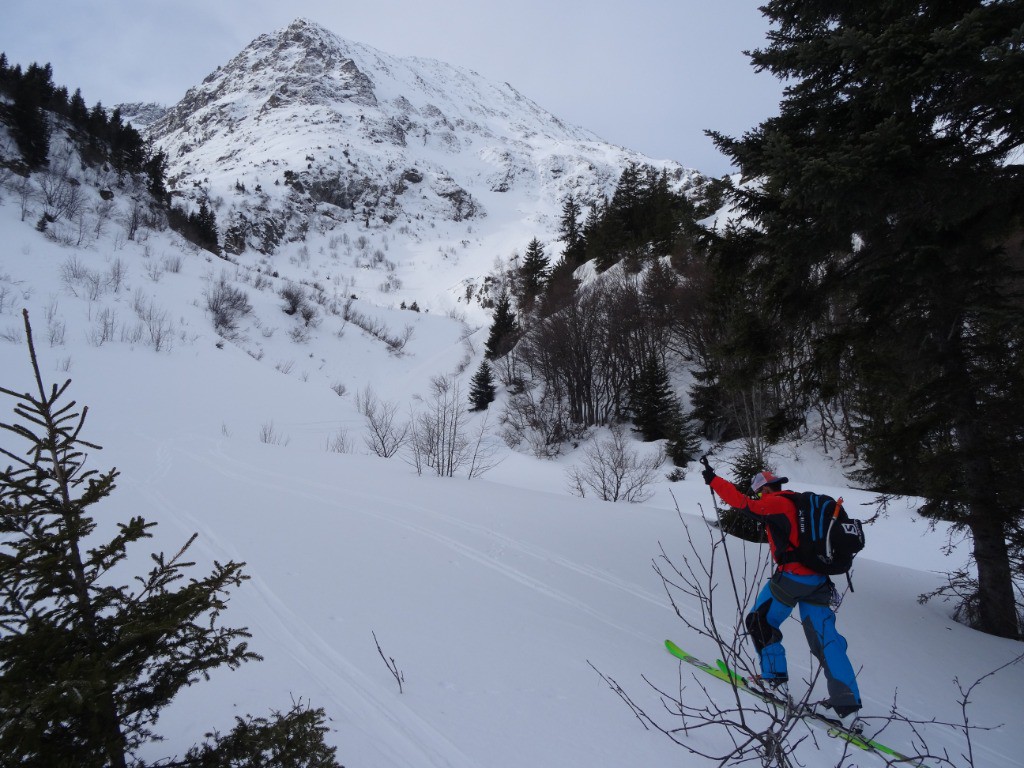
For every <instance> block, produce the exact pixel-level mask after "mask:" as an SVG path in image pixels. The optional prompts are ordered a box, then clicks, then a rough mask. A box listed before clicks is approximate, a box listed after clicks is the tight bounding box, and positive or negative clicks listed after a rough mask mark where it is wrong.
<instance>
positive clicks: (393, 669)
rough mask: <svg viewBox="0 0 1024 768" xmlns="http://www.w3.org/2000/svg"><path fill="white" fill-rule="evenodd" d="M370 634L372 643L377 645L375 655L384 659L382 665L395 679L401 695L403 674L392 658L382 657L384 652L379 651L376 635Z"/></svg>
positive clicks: (403, 681)
mask: <svg viewBox="0 0 1024 768" xmlns="http://www.w3.org/2000/svg"><path fill="white" fill-rule="evenodd" d="M370 634H372V635H373V642H374V643H375V644H376V645H377V653H379V654H380V657H381V658H382V659H384V664H386V665H387V668H388V671H389V672H390V673H391V676H392V677H394V678H395V682H396V683H398V692H399V693H402V687H403V686H404V685H405V674H404V673H403V672H402V670H400V669H399V668H398V665H397V664H396V663H395V660H394V658H392V657H391V656H385V655H384V651H383V650H381V647H380V643H379V642H377V635H376V633H374V632H371V633H370Z"/></svg>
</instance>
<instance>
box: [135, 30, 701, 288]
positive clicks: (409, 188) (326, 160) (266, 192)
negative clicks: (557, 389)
mask: <svg viewBox="0 0 1024 768" xmlns="http://www.w3.org/2000/svg"><path fill="white" fill-rule="evenodd" d="M132 117H136V118H141V119H142V122H147V121H149V120H152V119H153V115H152V114H148V115H147V114H146V113H145V112H144V111H143V110H141V109H140V108H138V107H133V108H131V109H130V110H129V111H128V118H129V119H130V118H132ZM147 130H148V133H149V136H150V137H151V138H152V139H153V140H154V141H155V143H156V144H157V146H159V147H160V148H161V149H163V150H164V151H165V152H166V153H167V156H168V178H169V180H170V182H171V185H170V186H171V188H172V190H173V192H174V194H175V195H176V196H177V197H178V198H179V199H180V198H183V197H184V198H190V199H191V200H192V201H193V202H194V203H195V202H198V201H199V200H204V199H205V200H209V201H212V202H213V203H214V206H213V207H214V208H215V214H216V216H217V221H218V225H219V227H220V230H221V232H222V233H223V234H224V240H225V248H226V250H227V251H228V252H229V253H233V254H241V253H245V252H250V253H251V252H260V253H263V254H270V253H274V252H276V251H278V250H279V249H280V246H281V243H283V242H287V241H298V240H304V241H306V242H309V235H310V233H318V232H319V233H321V234H325V233H328V232H333V233H335V235H337V234H339V233H340V232H343V231H344V232H348V233H349V234H350V236H353V237H355V236H358V234H363V235H364V236H366V237H369V238H371V239H373V238H374V237H375V236H376V237H378V238H383V237H384V236H385V235H386V236H388V238H389V240H390V242H392V243H394V242H405V243H408V244H409V245H410V247H411V248H412V249H413V250H416V249H417V246H419V245H422V244H425V243H429V244H430V245H429V247H428V248H427V250H428V251H432V252H435V253H436V251H437V250H442V251H443V250H445V249H446V248H448V247H449V246H450V245H451V244H452V243H458V244H461V247H462V248H463V249H465V250H466V251H468V252H469V253H470V254H471V255H472V256H473V257H474V258H473V264H472V265H469V264H467V265H464V266H466V267H468V271H469V273H471V274H472V273H479V272H481V271H486V269H487V268H488V267H489V266H490V265H491V263H492V262H493V260H494V258H495V257H496V256H499V257H505V258H507V257H508V256H510V255H511V253H510V249H511V248H513V247H519V248H523V247H525V245H526V243H527V242H528V241H529V239H530V238H531V237H533V236H537V237H539V238H540V239H541V240H544V241H547V242H553V240H554V234H555V231H556V227H557V219H558V214H559V212H560V207H561V203H562V201H563V200H564V198H565V196H566V195H567V194H569V193H570V192H572V193H573V194H575V195H576V196H577V198H578V199H580V200H581V201H583V203H584V205H586V204H587V203H589V202H593V201H596V200H598V199H600V198H601V197H602V196H606V195H610V194H611V193H612V192H613V191H614V188H615V184H616V182H617V181H618V178H619V175H620V174H621V171H622V169H623V168H625V167H626V166H627V165H628V164H630V163H637V164H644V165H650V166H653V167H655V168H657V169H659V170H662V169H664V170H665V171H666V173H667V174H668V176H669V178H670V180H671V183H672V185H673V186H674V187H675V188H677V189H687V188H691V187H693V186H694V185H696V184H699V182H700V180H701V176H700V175H699V174H698V173H696V172H695V171H691V170H688V169H686V168H684V167H683V166H682V165H680V164H679V163H676V162H673V161H658V160H653V159H651V158H648V157H645V156H643V155H641V154H639V153H636V152H633V151H630V150H628V149H624V148H622V147H617V146H613V145H610V144H608V143H605V142H603V141H601V140H600V139H599V138H598V137H597V136H595V135H594V134H592V133H591V132H589V131H587V130H584V129H582V128H578V127H574V126H571V125H568V124H566V123H565V122H563V121H561V120H559V119H558V118H556V117H554V116H553V115H551V114H550V113H548V112H546V111H545V110H544V109H542V108H541V107H539V106H538V105H537V104H535V103H534V102H532V101H530V99H528V98H526V97H525V96H524V95H522V94H520V93H519V92H517V91H516V90H515V89H514V88H513V87H512V86H510V85H508V84H507V83H505V84H501V85H497V84H494V83H492V82H489V81H488V80H486V79H484V78H483V77H481V76H480V75H478V74H476V73H475V72H472V71H470V70H466V69H462V68H459V67H455V66H452V65H449V64H445V63H442V62H439V61H433V60H428V59H422V58H398V57H395V56H391V55H389V54H386V53H383V52H381V51H377V50H375V49H373V48H370V47H368V46H365V45H361V44H358V43H353V42H349V41H346V40H343V39H342V38H340V37H338V36H337V35H335V34H334V33H332V32H330V31H328V30H326V29H324V28H323V27H321V26H318V25H317V24H315V23H313V22H311V21H308V20H305V19H299V20H296V21H295V22H293V23H292V24H291V25H290V26H288V27H287V28H285V29H283V30H279V31H277V32H274V33H271V34H265V35H262V36H260V37H258V38H257V39H256V40H254V41H253V42H252V43H251V44H250V45H249V46H248V47H247V48H245V49H244V50H243V51H242V52H240V53H239V54H238V55H237V56H235V57H234V58H233V59H232V60H231V61H230V62H228V63H227V64H225V65H224V66H222V67H220V68H218V69H217V70H216V71H215V72H213V73H211V74H210V75H209V76H208V77H207V78H206V79H205V80H204V82H203V83H201V84H200V85H197V86H195V87H193V88H192V89H190V90H189V91H188V92H187V93H186V94H185V96H184V98H182V100H181V101H180V102H179V103H178V104H176V105H174V106H173V107H171V108H170V109H169V110H167V111H166V113H164V114H163V116H162V117H160V118H159V119H156V120H155V121H154V122H152V123H151V124H150V125H149V126H148V129H147ZM419 250H423V249H419ZM420 302H421V303H422V302H423V298H422V297H420Z"/></svg>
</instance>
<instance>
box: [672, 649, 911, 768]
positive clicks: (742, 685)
mask: <svg viewBox="0 0 1024 768" xmlns="http://www.w3.org/2000/svg"><path fill="white" fill-rule="evenodd" d="M665 648H667V649H668V652H669V653H671V654H672V655H673V656H675V657H676V658H677V659H682V660H683V661H685V662H687V663H689V664H692V665H693V666H695V667H696V668H697V669H700V670H702V671H704V672H706V673H707V674H709V675H711V676H712V677H717V678H718V679H719V680H722V681H723V682H726V683H729V684H730V685H732V686H733V687H734V688H736V690H738V691H743V692H744V693H746V694H748V695H750V696H753V697H754V698H756V699H760V700H761V701H763V702H765V703H766V704H771V705H772V706H774V707H776V708H778V709H782V710H785V709H788V708H791V707H792V706H793V705H792V704H791V702H788V701H785V700H783V699H780V698H778V697H776V696H773V695H772V694H771V693H768V692H767V691H762V690H759V689H757V688H754V687H752V686H750V685H748V684H747V680H746V678H744V677H743V676H742V675H740V674H738V673H737V672H734V671H733V670H731V669H730V668H729V666H728V665H727V664H726V663H725V662H724V661H722V660H721V659H719V660H717V661H716V663H715V666H712V665H710V664H708V663H707V662H705V661H701V660H700V659H698V658H697V657H696V656H693V655H691V654H689V653H687V652H686V651H684V650H683V649H682V648H680V647H679V646H678V645H676V644H675V643H673V642H672V641H671V640H666V641H665ZM795 714H796V716H797V717H800V718H802V719H804V720H810V721H813V722H815V723H818V724H819V725H821V726H824V727H825V728H826V729H827V732H828V735H829V736H832V737H834V738H838V739H843V740H844V741H848V742H849V743H850V744H852V745H853V746H855V747H859V748H860V749H863V750H866V751H869V752H875V753H877V754H879V755H881V756H882V757H884V758H886V759H895V760H898V761H901V762H906V763H911V764H915V765H921V763H920V762H919V761H917V760H915V759H914V758H910V757H907V756H906V755H903V754H900V753H899V752H897V751H896V750H894V749H892V748H891V747H887V746H886V745H885V744H882V743H880V742H878V741H875V740H874V739H870V738H868V737H867V736H864V735H863V734H857V733H853V732H851V731H847V730H845V729H844V728H842V727H841V726H840V725H839V724H838V723H836V722H835V721H833V720H830V719H829V718H827V717H823V716H822V715H819V714H818V713H816V712H812V711H810V710H806V709H804V710H803V711H796V712H795Z"/></svg>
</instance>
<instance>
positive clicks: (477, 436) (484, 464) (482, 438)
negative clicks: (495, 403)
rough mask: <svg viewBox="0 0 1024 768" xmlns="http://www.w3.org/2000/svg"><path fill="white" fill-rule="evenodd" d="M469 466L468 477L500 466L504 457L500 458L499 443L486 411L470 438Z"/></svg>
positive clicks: (471, 477) (479, 474) (476, 475)
mask: <svg viewBox="0 0 1024 768" xmlns="http://www.w3.org/2000/svg"><path fill="white" fill-rule="evenodd" d="M468 447H469V467H468V469H467V470H466V477H467V478H469V479H470V480H472V479H473V478H474V477H480V476H481V475H483V474H485V473H487V472H489V471H490V470H492V469H494V468H495V467H496V466H498V465H499V464H500V463H501V462H502V459H500V458H498V451H499V444H498V441H497V440H496V439H495V438H494V436H493V435H492V434H491V431H490V414H489V413H484V417H483V419H481V420H480V422H479V424H477V428H476V430H475V431H474V433H473V434H472V435H471V436H470V439H469V446H468Z"/></svg>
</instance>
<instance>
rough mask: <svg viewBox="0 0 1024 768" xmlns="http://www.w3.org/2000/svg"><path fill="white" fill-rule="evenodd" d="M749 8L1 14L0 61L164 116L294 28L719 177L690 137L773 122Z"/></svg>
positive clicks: (371, 4)
mask: <svg viewBox="0 0 1024 768" xmlns="http://www.w3.org/2000/svg"><path fill="white" fill-rule="evenodd" d="M762 2H763V0H514V1H513V0H361V1H358V2H352V0H2V14H0V51H4V52H5V53H6V54H7V58H8V60H9V62H10V63H11V64H21V65H22V66H23V67H24V66H27V65H28V64H31V63H32V62H38V63H40V64H43V63H47V62H49V63H50V64H52V65H53V73H54V81H55V82H56V83H57V84H58V85H66V86H67V87H68V88H69V90H71V91H73V90H74V89H75V88H81V89H82V96H83V97H84V98H85V100H86V102H87V103H88V104H89V105H90V106H92V105H93V104H95V103H96V102H97V101H100V102H102V103H103V105H104V106H113V105H115V104H118V103H124V102H133V101H144V102H145V101H155V102H159V103H162V104H167V105H170V104H174V103H175V102H177V101H178V100H179V99H180V98H181V97H182V96H183V95H184V94H185V91H187V90H188V89H189V88H190V87H191V86H193V85H196V84H198V83H199V82H201V81H202V79H203V78H204V77H205V76H206V75H207V74H209V73H210V72H212V71H213V70H214V69H216V67H217V66H219V65H221V64H224V63H226V62H227V61H229V60H230V59H231V58H232V57H233V56H234V55H235V54H236V53H238V52H239V51H240V50H242V48H244V47H245V46H246V45H248V44H249V42H251V41H252V40H253V39H254V38H256V37H257V36H259V35H261V34H263V33H265V32H272V31H274V30H277V29H280V28H282V27H285V26H287V25H288V24H289V23H291V21H292V20H294V19H295V18H297V17H305V18H307V19H310V20H311V21H314V22H317V23H318V24H321V25H322V26H324V27H326V28H327V29H329V30H331V31H332V32H334V33H335V34H337V35H339V36H340V37H343V38H345V39H348V40H351V41H354V42H359V43H364V44H366V45H370V46H372V47H374V48H377V49H378V50H381V51H384V52H386V53H390V54H393V55H396V56H423V57H428V58H433V59H440V60H442V61H445V62H448V63H450V64H455V65H457V66H461V67H466V68H469V69H472V70H475V71H477V72H478V73H480V74H481V75H483V76H485V77H487V78H488V79H490V80H493V81H496V82H506V81H507V82H508V83H510V84H511V85H513V86H514V87H515V88H516V89H517V90H518V91H520V92H521V93H523V94H524V95H525V96H527V97H528V98H531V99H533V100H534V101H535V102H537V103H538V104H540V106H542V107H544V108H545V109H547V110H548V111H549V112H551V113H553V114H554V115H556V116H557V117H559V118H561V119H563V120H565V121H567V122H570V123H574V124H576V125H579V126H582V127H584V128H587V129H589V130H591V131H593V132H594V133H596V134H598V135H599V136H601V137H602V138H603V139H605V140H606V141H609V142H612V143H615V144H620V145H622V146H625V147H628V148H630V149H634V150H637V151H639V152H642V153H644V154H646V155H648V156H650V157H653V158H655V159H671V160H676V161H678V162H680V163H682V164H683V165H686V166H689V167H692V168H697V169H698V170H701V171H704V172H705V173H710V174H713V175H720V174H723V173H727V172H728V171H729V170H730V167H729V163H728V161H727V159H726V158H725V157H723V156H722V155H720V154H719V153H718V152H717V150H716V149H715V148H714V146H713V145H712V143H711V141H710V140H709V139H708V138H706V137H705V136H704V133H703V132H704V130H705V129H713V130H719V131H722V132H724V133H726V134H729V135H741V134H742V133H743V132H744V131H746V130H748V129H750V128H752V127H754V126H756V125H757V124H758V123H759V122H760V121H761V120H763V119H764V118H766V117H769V116H771V115H773V114H775V112H776V108H777V105H778V102H779V98H780V95H781V86H780V84H779V83H778V81H776V80H775V79H773V78H772V77H771V75H768V74H756V73H755V72H754V70H753V68H752V67H751V66H750V62H749V60H748V59H747V57H746V56H744V54H743V51H744V50H750V49H753V48H758V47H761V46H762V45H763V44H764V42H765V33H766V31H767V28H768V27H767V22H766V20H765V19H764V18H763V17H762V16H761V14H760V13H759V12H758V10H757V6H758V5H759V4H761V3H762Z"/></svg>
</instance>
